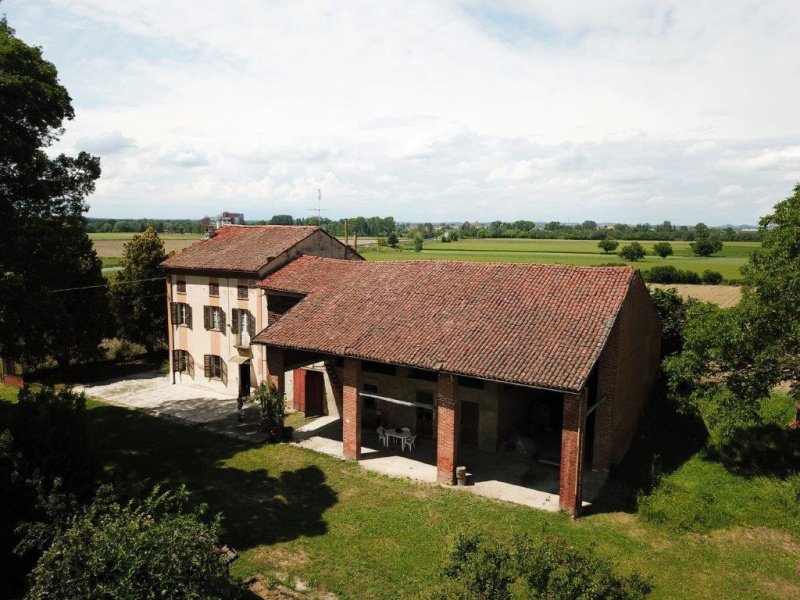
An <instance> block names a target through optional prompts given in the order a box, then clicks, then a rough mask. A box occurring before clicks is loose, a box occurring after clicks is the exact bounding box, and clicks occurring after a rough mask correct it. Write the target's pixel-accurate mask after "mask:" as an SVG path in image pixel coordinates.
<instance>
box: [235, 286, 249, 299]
mask: <svg viewBox="0 0 800 600" xmlns="http://www.w3.org/2000/svg"><path fill="white" fill-rule="evenodd" d="M247 292H248V290H247V286H246V285H237V286H236V297H237V298H239V299H240V300H247Z"/></svg>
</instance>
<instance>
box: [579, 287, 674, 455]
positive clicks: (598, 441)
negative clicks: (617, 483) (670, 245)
mask: <svg viewBox="0 0 800 600" xmlns="http://www.w3.org/2000/svg"><path fill="white" fill-rule="evenodd" d="M660 352H661V323H660V321H659V319H658V315H657V314H656V311H655V307H654V306H653V303H652V301H651V300H650V295H649V293H648V292H647V288H646V287H645V285H644V281H643V280H642V278H641V276H640V275H638V274H637V276H636V277H635V279H634V280H633V282H632V283H631V287H630V290H629V292H628V295H627V297H626V298H625V303H624V304H623V306H622V309H621V310H620V313H619V316H618V317H617V322H616V323H615V325H614V329H613V330H612V332H611V336H610V337H609V341H608V344H607V345H606V348H605V349H604V350H603V354H602V355H601V357H600V362H599V367H598V368H599V371H598V399H600V398H602V397H603V396H608V398H609V400H608V401H607V402H605V403H604V404H603V405H601V406H600V407H598V408H597V416H596V417H595V419H596V420H595V441H594V461H593V463H594V464H593V466H594V467H595V468H600V469H606V468H608V466H610V465H611V464H613V463H616V462H618V461H619V460H621V459H622V457H623V456H624V455H625V452H626V451H627V450H628V446H629V445H630V442H631V438H632V437H633V434H634V432H635V430H636V427H637V425H638V422H639V416H640V414H641V412H642V407H643V406H644V403H645V402H646V400H647V398H648V395H649V394H650V392H651V391H652V388H653V385H654V383H655V380H656V376H657V375H658V368H659V358H660Z"/></svg>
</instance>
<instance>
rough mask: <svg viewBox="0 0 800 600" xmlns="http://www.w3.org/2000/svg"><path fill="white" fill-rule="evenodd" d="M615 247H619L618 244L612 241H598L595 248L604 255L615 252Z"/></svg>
mask: <svg viewBox="0 0 800 600" xmlns="http://www.w3.org/2000/svg"><path fill="white" fill-rule="evenodd" d="M617 246H619V242H617V241H614V240H600V241H599V242H598V243H597V247H598V248H600V249H601V250H602V251H603V252H605V253H606V254H608V253H609V252H613V251H614V250H616V249H617Z"/></svg>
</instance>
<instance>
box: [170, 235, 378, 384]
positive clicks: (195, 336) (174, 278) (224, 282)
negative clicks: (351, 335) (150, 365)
mask: <svg viewBox="0 0 800 600" xmlns="http://www.w3.org/2000/svg"><path fill="white" fill-rule="evenodd" d="M301 255H312V256H330V257H336V258H340V259H348V260H352V259H356V260H363V259H362V258H361V257H360V256H359V255H358V254H357V253H356V252H354V251H353V250H352V249H351V248H348V247H346V246H345V245H344V244H342V243H341V242H339V241H338V240H337V239H335V238H333V237H331V236H329V235H328V234H327V233H326V232H325V231H323V230H322V229H320V228H319V227H291V226H278V225H263V226H248V225H226V226H224V227H222V228H220V229H218V230H216V231H214V230H213V229H212V231H211V232H210V233H209V234H208V237H207V239H204V240H201V241H199V242H197V243H195V244H192V245H191V246H189V247H188V248H186V249H185V250H183V251H182V252H180V253H178V254H176V255H174V256H172V257H170V258H168V259H167V260H166V261H164V262H163V263H162V264H161V266H162V268H163V269H164V270H165V271H166V275H167V298H168V308H169V312H168V321H169V325H168V328H169V331H168V341H169V350H170V356H171V357H172V360H171V368H170V375H171V377H172V381H173V383H194V384H200V385H204V386H208V387H210V388H214V389H217V390H219V391H227V392H230V393H232V394H234V395H240V396H247V395H249V394H250V389H251V387H254V386H256V385H257V384H258V382H260V381H263V380H264V378H265V376H266V374H265V372H264V367H265V364H266V363H265V358H264V354H263V350H262V348H263V347H262V346H254V345H252V344H251V339H252V338H253V336H254V335H255V334H256V332H258V331H261V330H262V329H263V328H264V327H266V325H267V306H266V301H265V297H264V293H263V291H262V290H260V289H259V288H255V287H254V284H255V283H256V282H257V281H259V280H260V279H262V278H263V277H265V276H266V275H267V274H268V273H271V272H272V271H275V270H276V269H279V268H280V267H282V266H283V265H285V264H287V263H289V262H290V261H291V260H293V259H295V258H297V257H298V256H301Z"/></svg>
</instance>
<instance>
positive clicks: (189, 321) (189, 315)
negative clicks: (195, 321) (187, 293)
mask: <svg viewBox="0 0 800 600" xmlns="http://www.w3.org/2000/svg"><path fill="white" fill-rule="evenodd" d="M185 306H186V326H187V327H188V328H189V329H191V328H192V307H191V306H190V305H188V304H186V305H185Z"/></svg>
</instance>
